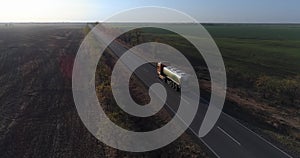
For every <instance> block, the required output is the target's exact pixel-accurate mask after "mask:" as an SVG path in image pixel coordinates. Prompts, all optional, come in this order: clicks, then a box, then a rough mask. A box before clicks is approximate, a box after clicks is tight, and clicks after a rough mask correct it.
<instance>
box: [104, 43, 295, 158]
mask: <svg viewBox="0 0 300 158" xmlns="http://www.w3.org/2000/svg"><path fill="white" fill-rule="evenodd" d="M98 40H101V39H98ZM109 48H110V50H112V52H113V53H114V54H115V55H116V56H118V57H120V56H121V55H122V54H123V53H124V52H126V51H127V49H126V48H125V47H124V46H122V45H121V44H119V43H118V42H116V41H115V42H113V43H111V44H110V46H109ZM138 60H143V59H142V58H140V57H139V56H136V55H135V57H134V58H132V59H130V61H131V62H138ZM135 75H136V76H138V77H139V78H140V79H141V80H142V81H143V82H144V84H145V85H146V86H150V85H152V84H153V83H157V82H161V81H160V80H159V79H158V78H157V75H156V69H155V67H154V66H153V65H152V64H146V65H143V68H140V69H138V70H137V71H135ZM162 84H164V83H162ZM166 89H167V93H168V98H172V99H167V101H166V104H165V106H164V107H165V108H167V110H168V111H170V112H171V113H172V112H173V114H174V113H176V110H177V106H176V105H177V104H178V102H179V101H180V93H179V92H175V91H174V90H173V89H171V88H168V87H167V88H166ZM199 102H200V104H199V107H198V112H197V115H196V117H195V119H194V121H193V123H192V124H191V125H190V127H189V129H188V130H189V132H191V133H193V134H194V135H197V133H198V131H199V127H200V125H201V122H202V121H201V120H202V118H203V117H204V115H205V110H206V108H207V105H208V103H207V101H205V100H204V99H203V98H200V101H199ZM196 138H198V137H196ZM198 139H200V140H201V141H202V142H203V143H204V144H205V145H206V146H207V147H208V148H209V149H210V150H211V152H213V153H214V155H215V156H216V157H222V158H223V157H224V158H227V157H228V158H232V157H243V158H248V157H252V158H253V157H255V158H266V157H268V158H269V157H270V158H277V157H278V158H284V157H291V156H290V155H288V154H287V153H285V152H284V151H283V150H281V149H279V148H278V147H276V146H275V145H273V144H271V143H270V142H268V141H267V140H265V139H264V138H262V137H261V136H259V135H258V134H256V133H255V132H253V131H251V130H250V129H248V128H247V127H245V126H244V125H242V124H241V123H239V122H238V121H237V120H236V119H234V118H232V117H231V116H229V115H227V114H225V113H222V114H221V116H220V118H219V120H218V122H217V123H216V125H215V126H214V128H213V129H212V130H211V131H210V133H209V134H208V135H206V136H205V137H203V138H198Z"/></svg>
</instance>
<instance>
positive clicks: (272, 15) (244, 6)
mask: <svg viewBox="0 0 300 158" xmlns="http://www.w3.org/2000/svg"><path fill="white" fill-rule="evenodd" d="M142 6H160V7H169V8H173V9H177V10H179V11H183V12H186V13H188V14H189V15H191V16H193V17H194V18H195V19H197V20H198V21H199V22H259V23H300V9H299V8H300V0H247V1H246V0H0V22H87V21H91V22H94V21H102V20H103V19H105V18H106V17H108V16H111V15H113V14H115V13H117V12H120V11H122V10H126V9H130V8H135V7H142Z"/></svg>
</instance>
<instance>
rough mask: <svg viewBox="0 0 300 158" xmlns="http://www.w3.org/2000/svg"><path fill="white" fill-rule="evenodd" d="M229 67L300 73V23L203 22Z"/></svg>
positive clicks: (284, 74)
mask: <svg viewBox="0 0 300 158" xmlns="http://www.w3.org/2000/svg"><path fill="white" fill-rule="evenodd" d="M205 27H206V29H207V30H208V31H209V32H210V33H211V35H212V37H213V38H214V39H215V41H216V43H217V45H218V47H219V48H220V51H221V53H222V55H223V57H224V61H225V65H226V66H227V67H228V68H232V69H236V70H239V71H241V72H244V73H246V74H251V75H255V76H257V75H259V74H266V75H271V76H279V77H284V78H285V77H287V76H293V75H297V74H299V73H300V25H258V24H257V25H254V24H253V25H246V24H244V25H237V24H235V25H233V24H232V25H225V24H224V25H206V26H205Z"/></svg>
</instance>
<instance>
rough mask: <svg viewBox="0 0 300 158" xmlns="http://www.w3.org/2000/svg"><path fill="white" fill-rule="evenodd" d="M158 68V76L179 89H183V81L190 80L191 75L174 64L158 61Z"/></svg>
mask: <svg viewBox="0 0 300 158" xmlns="http://www.w3.org/2000/svg"><path fill="white" fill-rule="evenodd" d="M156 68H157V69H156V70H157V75H158V77H159V78H160V79H161V80H163V81H165V82H166V83H167V84H169V85H170V86H171V87H172V88H174V89H175V90H177V91H178V90H179V89H181V87H182V83H183V82H185V83H188V82H186V81H188V79H189V75H188V74H187V73H185V72H183V71H182V70H179V69H178V68H176V67H174V66H167V64H166V63H163V62H158V63H157V67H156Z"/></svg>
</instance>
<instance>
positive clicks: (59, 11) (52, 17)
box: [0, 0, 88, 22]
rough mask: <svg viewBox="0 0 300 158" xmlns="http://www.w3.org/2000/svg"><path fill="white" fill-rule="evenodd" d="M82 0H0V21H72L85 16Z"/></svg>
mask: <svg viewBox="0 0 300 158" xmlns="http://www.w3.org/2000/svg"><path fill="white" fill-rule="evenodd" d="M83 2H84V1H83V0H73V1H72V0H65V1H60V0H0V22H53V21H66V22H67V21H73V19H81V18H83V17H85V16H86V13H87V11H88V6H86V5H83V4H84V3H83Z"/></svg>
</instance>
